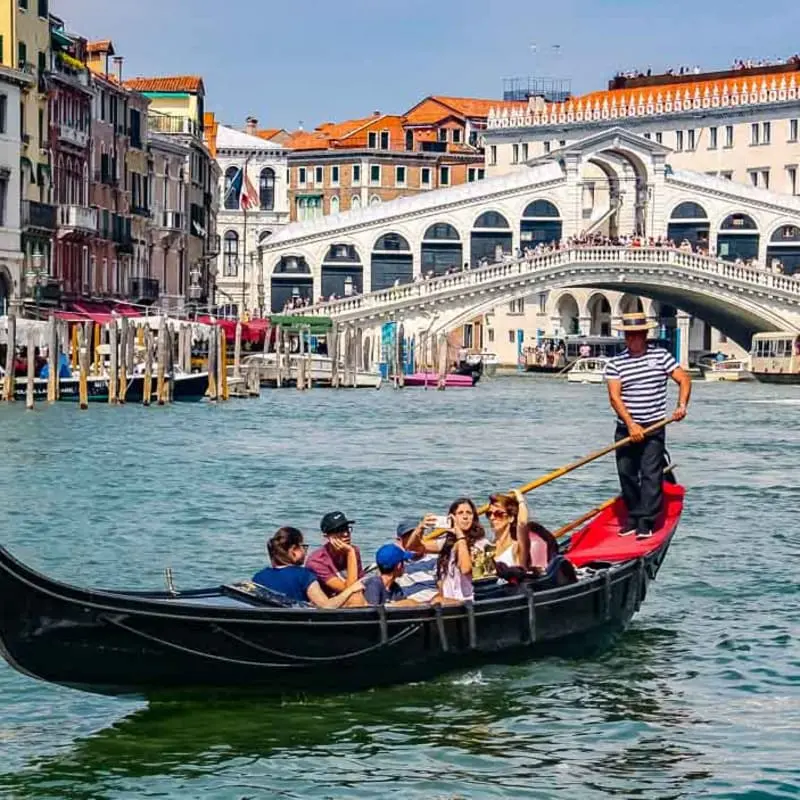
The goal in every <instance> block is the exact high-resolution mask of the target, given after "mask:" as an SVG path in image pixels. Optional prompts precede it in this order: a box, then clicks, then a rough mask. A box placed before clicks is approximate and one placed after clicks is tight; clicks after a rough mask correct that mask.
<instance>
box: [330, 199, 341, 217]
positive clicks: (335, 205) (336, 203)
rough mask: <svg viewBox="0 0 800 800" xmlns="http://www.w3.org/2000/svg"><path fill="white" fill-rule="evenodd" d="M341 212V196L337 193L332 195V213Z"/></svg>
mask: <svg viewBox="0 0 800 800" xmlns="http://www.w3.org/2000/svg"><path fill="white" fill-rule="evenodd" d="M338 213H339V198H338V197H337V196H336V195H333V197H331V214H338Z"/></svg>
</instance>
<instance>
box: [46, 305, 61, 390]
mask: <svg viewBox="0 0 800 800" xmlns="http://www.w3.org/2000/svg"><path fill="white" fill-rule="evenodd" d="M58 362H59V351H58V326H57V325H56V318H55V317H53V316H51V317H50V319H49V320H48V321H47V402H48V403H54V402H55V401H56V395H57V391H58V390H57V387H58Z"/></svg>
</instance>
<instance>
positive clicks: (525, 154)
mask: <svg viewBox="0 0 800 800" xmlns="http://www.w3.org/2000/svg"><path fill="white" fill-rule="evenodd" d="M522 160H523V161H527V160H528V143H527V142H525V144H523V145H522Z"/></svg>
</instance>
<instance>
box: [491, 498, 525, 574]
mask: <svg viewBox="0 0 800 800" xmlns="http://www.w3.org/2000/svg"><path fill="white" fill-rule="evenodd" d="M486 516H487V517H488V518H489V523H490V525H491V526H492V532H493V533H494V541H493V542H492V544H493V545H494V562H495V564H505V565H506V566H507V567H521V566H524V565H526V564H527V563H528V552H529V550H530V546H529V545H528V543H527V542H526V540H525V537H524V536H520V535H519V533H520V531H521V530H522V529H523V528H524V527H525V524H526V523H527V522H528V507H527V505H526V504H525V498H524V497H523V495H522V494H521V493H520V492H518V491H516V490H515V491H514V492H513V493H511V494H493V495H491V496H490V497H489V508H488V510H487V511H486Z"/></svg>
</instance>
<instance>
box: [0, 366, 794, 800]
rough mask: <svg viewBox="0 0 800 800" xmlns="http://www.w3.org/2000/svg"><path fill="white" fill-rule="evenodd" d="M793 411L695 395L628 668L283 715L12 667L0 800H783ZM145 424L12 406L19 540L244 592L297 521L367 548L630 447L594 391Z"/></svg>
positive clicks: (717, 394) (286, 704)
mask: <svg viewBox="0 0 800 800" xmlns="http://www.w3.org/2000/svg"><path fill="white" fill-rule="evenodd" d="M793 391H794V390H793V389H792V387H786V388H785V389H781V390H776V389H773V388H767V387H761V386H738V385H731V386H729V387H723V388H722V389H720V387H716V386H708V387H706V386H702V385H701V386H698V387H697V388H696V392H695V398H696V402H695V404H694V406H693V408H692V416H691V419H690V422H689V423H687V424H686V425H684V426H681V427H680V428H678V427H674V428H671V429H670V434H669V438H670V443H671V450H672V453H673V456H674V458H675V460H676V461H677V462H678V465H679V469H678V475H679V478H680V479H681V480H682V482H684V483H685V484H686V485H687V487H688V494H687V510H686V513H685V518H684V520H683V522H682V525H681V529H680V531H679V535H678V537H677V539H676V541H675V543H674V544H673V546H672V548H671V549H670V553H669V555H668V557H667V560H666V562H665V565H664V568H663V569H662V571H661V573H660V574H659V578H658V581H657V582H656V583H655V584H654V586H653V587H651V590H650V591H649V592H648V598H647V601H646V603H645V605H644V607H643V609H642V612H641V614H640V615H639V616H638V617H637V618H636V620H635V622H634V625H633V627H632V628H631V630H629V631H628V633H627V634H626V635H625V636H624V637H623V639H622V640H621V641H620V642H619V643H618V645H616V646H615V647H614V648H613V649H611V650H609V651H606V652H604V653H602V654H601V655H599V656H597V657H594V658H591V659H583V660H564V659H546V660H543V661H540V662H535V663H531V664H515V665H511V666H506V665H503V666H501V665H497V666H492V667H486V668H483V669H482V670H480V671H479V672H465V673H461V674H454V675H449V676H445V677H442V678H440V679H439V680H437V681H433V682H430V683H427V684H417V685H405V686H398V687H394V688H391V689H381V690H376V691H372V692H364V693H361V694H354V695H340V696H334V697H324V698H318V697H307V698H305V699H297V698H293V699H286V700H285V701H283V702H276V701H271V700H264V699H262V698H259V697H258V696H254V695H247V696H235V697H234V696H227V697H224V696H222V697H219V696H218V697H198V696H196V695H195V696H181V697H177V696H173V697H166V698H164V699H162V700H159V701H158V702H153V703H151V704H149V705H144V704H142V703H139V702H137V701H131V700H119V699H112V698H103V697H94V696H90V695H85V694H82V693H79V692H73V691H70V690H66V689H61V688H59V687H50V686H46V685H44V684H41V683H37V682H35V681H31V680H29V679H26V678H24V677H22V676H20V675H17V674H16V673H13V672H12V671H11V670H9V669H7V668H6V667H4V666H2V665H0V697H2V716H1V717H0V748H2V754H3V759H0V795H2V796H6V795H8V796H10V797H13V798H66V797H69V798H78V800H81V799H82V798H86V799H87V800H88V799H89V798H92V800H94V798H106V797H108V798H112V797H113V798H118V797H119V798H123V797H124V798H141V797H151V796H152V797H156V796H158V797H195V796H197V797H201V796H202V797H212V798H232V799H233V798H236V799H237V800H241V798H245V797H247V798H250V797H252V798H256V797H258V798H260V797H278V798H301V797H302V798H305V797H315V798H317V797H334V798H340V797H353V798H360V797H364V798H374V797H377V796H383V795H385V794H389V793H391V794H393V795H394V794H396V795H398V796H399V797H403V798H404V797H409V798H425V799H426V800H427V799H428V798H454V797H470V798H471V797H475V798H494V797H550V796H554V795H561V794H563V795H566V796H574V797H581V798H584V797H586V798H595V797H596V798H601V797H606V796H608V795H615V796H618V797H624V798H628V797H646V798H664V797H690V796H700V795H714V796H718V797H744V796H748V795H749V796H752V797H767V796H769V797H781V796H786V797H789V796H792V795H791V793H792V791H793V787H794V788H795V789H796V787H797V786H798V785H800V767H798V766H797V764H798V761H797V758H796V753H797V752H798V750H800V742H798V731H800V679H799V678H798V676H799V675H800V650H799V649H798V644H797V641H798V634H799V633H800V630H798V624H799V623H798V615H797V613H796V608H797V603H796V600H797V595H798V590H799V587H800V584H798V581H797V580H796V578H795V576H794V573H793V571H792V570H791V569H786V568H785V565H787V564H791V563H793V562H792V559H795V560H796V553H797V550H798V546H800V536H798V534H797V528H796V525H795V523H794V513H793V509H794V508H796V506H797V502H798V500H800V496H799V494H800V493H799V492H798V489H797V488H796V487H795V485H794V483H793V482H792V477H791V476H792V474H793V470H796V463H797V459H798V455H800V422H798V421H797V420H796V419H795V416H794V409H793V407H792V405H791V403H793V402H794V400H795V398H794V397H793V396H792V392H793ZM762 401H763V402H762ZM786 401H789V402H786ZM151 411H152V412H153V413H148V412H144V411H143V410H142V409H137V408H125V409H115V410H112V409H105V408H99V409H92V411H91V412H90V413H89V414H83V415H81V414H78V413H77V412H76V411H75V410H74V409H71V408H70V409H64V408H61V407H56V408H52V409H47V410H46V411H42V412H41V413H37V414H33V415H26V414H24V412H21V411H20V409H18V408H14V409H9V408H7V407H0V438H1V439H3V440H4V441H7V442H8V441H9V440H10V438H12V437H13V438H15V439H16V440H17V443H16V444H15V445H14V447H12V448H10V449H9V453H8V454H7V455H6V458H5V460H3V461H0V485H2V486H3V489H4V499H5V500H6V503H5V504H3V505H2V506H0V530H2V532H3V533H2V537H3V541H4V542H5V543H7V544H8V545H9V546H10V547H11V548H12V550H13V551H14V552H15V553H16V554H18V555H19V556H20V557H21V558H23V559H24V560H25V561H28V562H29V563H31V565H32V566H35V567H37V568H39V569H42V570H43V571H45V572H47V573H48V574H51V575H53V576H54V577H59V578H63V579H67V580H69V581H72V582H75V583H79V584H84V585H94V586H98V585H106V586H131V587H139V586H142V587H146V586H159V585H161V583H162V570H163V567H164V566H165V565H166V564H171V565H172V566H173V570H174V572H175V576H176V581H177V582H178V585H179V586H182V587H189V586H192V585H203V584H209V583H215V582H219V581H220V580H228V579H232V578H236V577H242V576H246V575H250V574H252V572H253V571H254V569H255V568H257V567H258V566H259V564H260V559H262V558H263V541H264V536H265V535H266V534H267V533H268V532H270V531H271V530H273V529H274V528H275V527H277V526H278V525H279V524H282V523H285V522H289V521H292V522H295V523H296V524H298V525H300V526H301V527H302V528H303V529H304V530H305V531H306V532H307V535H308V537H309V539H310V540H312V541H313V540H315V538H316V536H317V534H316V533H315V531H316V530H317V524H318V520H319V517H320V516H321V515H322V513H324V511H326V510H330V509H331V508H336V507H342V508H344V510H345V511H347V512H348V513H353V514H355V515H356V517H357V519H358V524H357V527H356V537H357V540H358V542H359V543H361V544H363V547H364V550H365V553H370V552H371V550H372V549H374V547H376V546H377V545H378V544H380V543H381V542H382V541H383V540H384V539H385V538H386V537H387V536H388V534H389V532H390V531H391V530H392V529H393V527H394V525H395V524H396V521H397V518H398V517H401V516H405V515H407V514H408V513H410V512H414V511H423V510H428V509H430V510H434V511H435V510H437V509H441V508H446V506H447V504H448V502H449V500H450V499H452V498H453V497H455V496H457V495H461V494H464V493H467V494H473V495H475V496H480V497H483V496H484V494H485V493H486V492H487V491H489V490H491V489H494V488H506V487H509V486H512V485H518V484H521V483H524V482H526V481H527V480H529V479H530V478H531V477H533V476H535V475H538V474H542V473H544V472H546V471H548V470H549V469H552V468H554V467H556V466H558V465H560V464H562V463H565V462H567V461H569V460H571V459H573V458H575V457H578V456H580V455H583V454H584V453H585V452H587V451H588V450H591V449H593V448H595V447H599V446H601V445H603V444H605V443H606V441H607V439H608V437H609V435H610V432H611V427H612V426H611V425H610V423H609V414H608V412H607V410H606V402H605V398H604V395H603V391H602V387H582V386H574V385H567V384H565V383H560V382H553V381H540V380H533V381H528V380H514V379H510V380H497V381H494V382H489V381H487V382H486V383H484V384H481V385H480V386H479V387H477V389H476V390H475V391H473V392H470V391H467V392H460V393H459V392H445V393H434V392H428V393H424V392H412V391H406V392H384V391H381V392H378V393H368V392H365V393H333V392H313V391H312V392H310V393H307V394H304V395H300V394H299V393H295V392H282V393H276V392H273V393H270V394H268V395H265V397H264V398H263V399H262V400H261V401H257V402H252V403H243V404H238V405H229V406H227V407H223V408H219V409H215V408H211V407H204V406H199V407H194V408H188V407H177V406H176V407H175V408H173V409H162V410H158V409H151ZM734 420H735V424H732V421H734ZM778 439H779V440H780V441H781V442H782V444H781V447H780V448H777V449H776V447H775V442H776V440H778ZM89 441H91V442H92V446H91V448H87V446H86V443H87V442H89ZM31 485H35V486H37V487H40V489H39V491H38V493H37V496H36V502H35V503H32V502H31V488H30V487H31ZM41 487H45V488H41ZM615 490H616V478H615V474H614V470H613V462H610V461H605V462H602V463H598V464H594V465H591V466H590V467H588V468H586V469H585V470H581V471H579V472H577V473H575V474H573V475H571V476H569V477H568V478H565V479H563V480H560V481H557V482H556V483H554V484H552V485H550V486H548V487H545V488H544V489H542V490H540V491H537V493H536V494H535V495H534V496H533V498H532V504H533V508H534V510H535V513H536V515H537V516H538V517H539V518H540V519H542V520H543V521H544V522H545V523H546V524H549V525H553V526H555V525H557V524H560V523H562V522H564V521H566V520H568V519H570V518H572V517H573V516H577V514H578V513H580V512H581V511H583V510H585V508H586V507H588V506H591V505H595V504H596V503H598V502H600V501H602V500H604V499H605V498H606V497H608V496H609V495H610V494H612V493H613V492H614V491H615ZM420 506H424V508H420ZM795 796H796V792H795Z"/></svg>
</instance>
